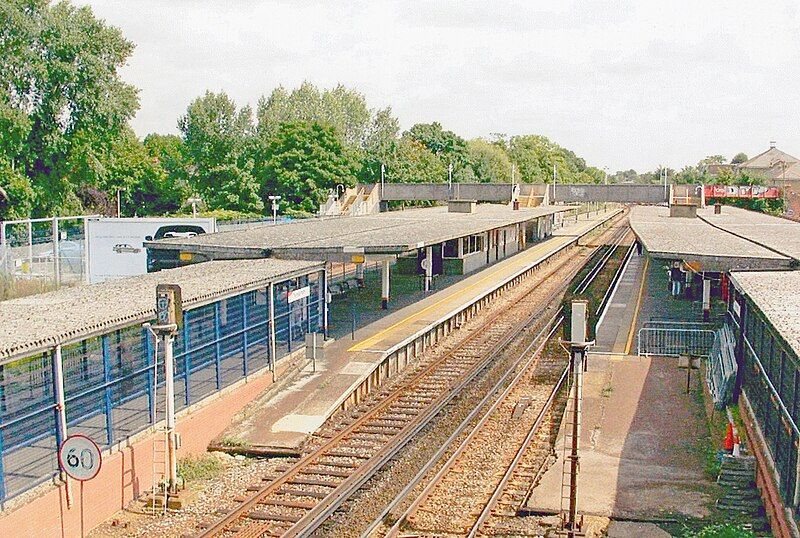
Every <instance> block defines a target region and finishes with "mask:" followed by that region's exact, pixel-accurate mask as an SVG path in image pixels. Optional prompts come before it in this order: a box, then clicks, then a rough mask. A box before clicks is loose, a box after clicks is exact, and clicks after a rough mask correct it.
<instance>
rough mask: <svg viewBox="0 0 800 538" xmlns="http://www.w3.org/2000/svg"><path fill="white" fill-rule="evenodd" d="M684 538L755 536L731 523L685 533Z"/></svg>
mask: <svg viewBox="0 0 800 538" xmlns="http://www.w3.org/2000/svg"><path fill="white" fill-rule="evenodd" d="M683 536H684V538H755V536H756V535H755V534H754V533H753V532H752V531H750V530H748V529H746V528H744V527H742V526H741V525H734V524H731V523H724V524H718V525H709V526H707V527H703V528H702V529H700V530H699V531H687V532H686V533H684V535H683Z"/></svg>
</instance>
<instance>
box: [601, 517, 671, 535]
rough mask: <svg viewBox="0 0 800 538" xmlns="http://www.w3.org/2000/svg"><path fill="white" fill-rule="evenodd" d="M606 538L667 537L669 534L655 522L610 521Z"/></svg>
mask: <svg viewBox="0 0 800 538" xmlns="http://www.w3.org/2000/svg"><path fill="white" fill-rule="evenodd" d="M606 536H608V538H669V537H670V534H669V533H668V532H667V531H665V530H664V529H662V528H661V527H659V526H658V525H656V524H655V523H639V522H636V521H612V522H611V523H610V524H609V525H608V534H607V535H606Z"/></svg>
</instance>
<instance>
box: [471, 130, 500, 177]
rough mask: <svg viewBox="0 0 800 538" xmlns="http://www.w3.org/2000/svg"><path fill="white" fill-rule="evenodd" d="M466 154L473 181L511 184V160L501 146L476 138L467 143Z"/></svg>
mask: <svg viewBox="0 0 800 538" xmlns="http://www.w3.org/2000/svg"><path fill="white" fill-rule="evenodd" d="M467 153H468V159H469V164H470V166H471V167H472V172H473V174H474V176H475V181H478V182H480V183H510V182H511V160H510V159H509V158H508V153H506V151H505V149H504V148H503V147H502V146H500V145H498V144H496V143H493V142H489V141H487V140H484V139H483V138H476V139H474V140H470V141H468V142H467Z"/></svg>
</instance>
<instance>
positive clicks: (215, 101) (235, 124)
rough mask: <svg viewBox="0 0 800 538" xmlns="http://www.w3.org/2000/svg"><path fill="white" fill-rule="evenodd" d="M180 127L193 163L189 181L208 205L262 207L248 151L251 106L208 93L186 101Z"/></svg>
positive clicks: (252, 209)
mask: <svg viewBox="0 0 800 538" xmlns="http://www.w3.org/2000/svg"><path fill="white" fill-rule="evenodd" d="M178 127H179V128H180V130H181V132H182V133H183V137H184V143H185V147H186V154H187V155H188V156H189V157H190V158H191V159H192V162H193V164H194V171H195V172H194V175H193V176H192V186H193V187H194V188H196V190H197V191H198V192H199V193H200V195H201V196H202V198H203V200H204V201H205V203H206V204H207V205H208V206H209V207H210V208H212V209H231V210H234V211H245V212H253V211H261V210H262V209H263V208H264V204H263V202H262V201H261V198H260V196H259V195H258V190H259V187H258V184H257V183H256V180H255V178H254V176H253V160H252V158H249V155H248V151H249V150H250V145H251V144H252V134H253V123H252V111H251V110H250V107H244V108H242V109H241V110H237V108H236V103H234V102H233V100H232V99H231V98H230V97H228V95H227V94H226V93H225V92H220V93H213V92H206V93H205V95H203V96H202V97H199V98H197V99H195V100H194V101H192V102H191V104H189V108H188V109H187V111H186V114H185V115H184V116H182V117H181V118H180V120H178Z"/></svg>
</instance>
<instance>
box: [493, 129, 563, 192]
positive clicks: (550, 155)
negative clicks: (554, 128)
mask: <svg viewBox="0 0 800 538" xmlns="http://www.w3.org/2000/svg"><path fill="white" fill-rule="evenodd" d="M508 153H509V156H510V157H511V161H512V162H513V163H514V164H515V165H516V166H517V169H518V170H519V171H520V178H521V180H522V181H523V182H525V183H550V182H551V181H552V180H553V167H554V166H555V168H556V175H557V178H558V181H559V182H564V183H568V182H569V181H570V180H571V176H572V174H571V171H570V167H569V165H568V164H567V161H566V158H565V155H564V154H563V152H562V151H561V148H560V146H558V145H557V144H554V143H553V142H551V141H550V140H548V139H547V138H546V137H544V136H540V135H524V136H514V137H512V138H511V140H510V141H509V151H508Z"/></svg>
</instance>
